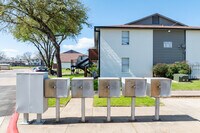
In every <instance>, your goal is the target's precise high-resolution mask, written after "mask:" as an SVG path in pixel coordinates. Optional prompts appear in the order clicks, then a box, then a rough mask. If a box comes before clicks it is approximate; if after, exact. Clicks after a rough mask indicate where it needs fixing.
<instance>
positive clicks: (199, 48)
mask: <svg viewBox="0 0 200 133" xmlns="http://www.w3.org/2000/svg"><path fill="white" fill-rule="evenodd" d="M186 60H187V61H188V62H189V63H200V31H199V30H195V31H194V30H187V31H186Z"/></svg>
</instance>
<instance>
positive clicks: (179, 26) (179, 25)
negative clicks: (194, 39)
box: [95, 13, 200, 31]
mask: <svg viewBox="0 0 200 133" xmlns="http://www.w3.org/2000/svg"><path fill="white" fill-rule="evenodd" d="M155 15H158V16H159V17H162V18H164V19H167V20H169V21H171V22H173V23H174V25H159V24H158V25H154V24H151V25H149V24H138V23H137V22H140V21H143V20H145V19H148V18H150V17H152V16H155ZM99 28H124V29H130V28H133V29H183V30H200V27H199V26H187V25H185V24H183V23H180V22H178V21H176V20H173V19H171V18H168V17H166V16H163V15H161V14H159V13H155V14H152V15H149V16H147V17H144V18H141V19H138V20H136V21H132V22H130V23H127V24H123V25H111V26H95V31H98V29H99Z"/></svg>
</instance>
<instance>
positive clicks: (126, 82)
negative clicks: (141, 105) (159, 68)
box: [122, 77, 147, 97]
mask: <svg viewBox="0 0 200 133" xmlns="http://www.w3.org/2000/svg"><path fill="white" fill-rule="evenodd" d="M146 90H147V85H146V79H144V78H137V77H127V78H122V94H123V95H124V96H125V97H144V96H146Z"/></svg>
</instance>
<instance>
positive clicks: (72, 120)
mask: <svg viewBox="0 0 200 133" xmlns="http://www.w3.org/2000/svg"><path fill="white" fill-rule="evenodd" d="M135 118H136V121H131V120H130V117H124V116H120V117H116V116H114V117H111V119H112V121H111V122H109V123H129V122H136V123H137V122H181V121H182V122H184V121H199V120H197V119H194V118H192V117H190V116H188V115H161V116H160V120H159V121H155V120H154V116H136V117H135ZM44 120H45V122H44V125H56V124H77V123H82V122H81V118H79V117H66V118H60V122H55V119H44ZM34 121H35V120H33V121H32V123H33V122H34ZM85 123H108V122H107V121H106V117H103V116H95V117H86V122H85ZM83 124H84V123H83Z"/></svg>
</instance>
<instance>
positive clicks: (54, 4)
mask: <svg viewBox="0 0 200 133" xmlns="http://www.w3.org/2000/svg"><path fill="white" fill-rule="evenodd" d="M87 19H88V17H87V9H86V8H85V6H84V5H83V4H82V3H81V2H80V1H79V0H6V1H1V2H0V24H1V26H2V28H3V29H5V28H6V29H8V30H9V31H10V32H11V33H12V32H13V29H15V28H16V26H18V27H23V26H26V27H27V28H29V29H34V30H35V31H38V32H39V33H40V34H41V33H42V34H43V35H46V36H47V38H48V39H49V40H50V41H51V43H52V45H53V46H54V48H55V56H56V60H57V65H58V70H57V76H58V77H61V76H62V67H61V60H60V45H61V43H62V42H63V40H65V39H66V38H67V37H75V36H77V35H78V34H79V33H80V31H81V30H82V28H83V25H87V26H89V24H88V22H87ZM36 35H37V34H36Z"/></svg>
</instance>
